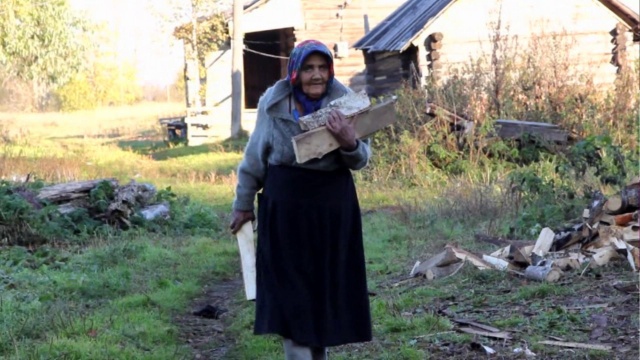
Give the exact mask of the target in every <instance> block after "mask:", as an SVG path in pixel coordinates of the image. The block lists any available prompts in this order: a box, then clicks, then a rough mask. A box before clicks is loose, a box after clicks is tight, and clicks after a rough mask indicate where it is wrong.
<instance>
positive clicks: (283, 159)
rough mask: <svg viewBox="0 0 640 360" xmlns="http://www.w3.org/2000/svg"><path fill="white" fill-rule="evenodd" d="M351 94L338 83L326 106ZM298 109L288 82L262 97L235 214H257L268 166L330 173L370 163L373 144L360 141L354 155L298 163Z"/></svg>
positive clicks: (242, 168)
mask: <svg viewBox="0 0 640 360" xmlns="http://www.w3.org/2000/svg"><path fill="white" fill-rule="evenodd" d="M350 91H351V90H350V89H349V88H347V87H346V86H344V85H342V84H341V83H339V82H338V80H335V79H334V81H333V84H332V85H331V87H330V88H329V91H328V95H327V96H326V97H325V99H324V100H323V102H322V106H323V107H324V106H326V105H327V104H328V103H329V102H330V101H332V100H334V99H337V98H339V97H341V96H343V95H345V94H346V93H348V92H350ZM294 106H295V105H294V100H293V97H292V94H291V87H290V86H289V83H288V82H287V81H286V80H280V81H278V82H276V83H275V84H274V85H273V86H271V87H270V88H269V89H267V91H266V92H265V93H264V94H263V95H262V96H261V97H260V101H259V102H258V110H257V111H258V113H257V119H256V126H255V129H254V131H253V133H252V134H251V136H250V138H249V142H248V143H247V145H246V147H245V150H244V157H243V159H242V161H241V162H240V165H239V166H238V184H237V186H236V193H235V199H234V201H233V209H234V210H242V211H251V210H253V208H254V206H253V205H254V199H255V196H256V193H257V192H258V191H259V190H260V189H261V188H262V185H263V184H264V178H265V174H266V170H267V166H268V164H272V165H289V166H299V167H302V168H307V169H314V170H327V171H330V170H335V169H337V168H340V167H348V168H349V169H352V170H360V169H362V168H363V167H365V166H366V165H367V163H368V162H369V158H370V156H371V149H370V147H369V141H368V140H364V141H362V140H358V141H357V147H356V149H355V150H353V151H350V152H347V151H343V150H342V149H337V150H335V151H332V152H330V153H329V154H326V155H325V156H323V157H322V158H320V159H313V160H309V161H307V162H305V163H302V164H299V163H297V162H296V157H295V153H294V151H293V144H292V142H291V138H292V137H294V136H296V135H298V134H300V133H302V132H303V131H302V130H301V129H300V125H299V124H298V123H297V122H296V121H295V120H294V118H293V115H292V114H291V110H292V109H293V108H294Z"/></svg>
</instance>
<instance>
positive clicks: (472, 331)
mask: <svg viewBox="0 0 640 360" xmlns="http://www.w3.org/2000/svg"><path fill="white" fill-rule="evenodd" d="M460 331H462V332H465V333H467V334H472V335H480V336H486V337H492V338H497V339H511V335H510V334H509V333H507V332H503V331H502V332H491V331H484V330H479V329H474V328H472V327H461V328H460Z"/></svg>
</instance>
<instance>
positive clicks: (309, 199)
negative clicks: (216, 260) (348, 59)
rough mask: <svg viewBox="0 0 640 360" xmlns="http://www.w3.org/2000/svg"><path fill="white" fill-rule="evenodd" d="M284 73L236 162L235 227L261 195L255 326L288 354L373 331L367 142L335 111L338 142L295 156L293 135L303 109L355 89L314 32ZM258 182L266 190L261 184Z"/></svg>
mask: <svg viewBox="0 0 640 360" xmlns="http://www.w3.org/2000/svg"><path fill="white" fill-rule="evenodd" d="M287 70H288V75H287V78H286V79H284V80H280V81H278V82H276V83H275V84H274V85H273V86H271V87H270V88H269V89H267V91H266V92H265V93H264V95H263V96H262V97H261V99H260V101H259V104H258V118H257V122H256V127H255V130H254V132H253V133H252V135H251V137H250V139H249V142H248V143H247V146H246V148H245V151H244V158H243V159H242V161H241V163H240V165H239V167H238V184H237V187H236V197H235V199H234V202H233V213H232V220H231V231H232V232H233V233H236V232H237V231H238V230H239V229H240V227H241V226H242V224H244V223H245V222H247V221H250V220H254V219H255V217H254V212H253V210H254V198H255V197H256V194H257V198H258V246H257V256H256V268H257V294H256V318H255V324H254V325H255V326H254V332H255V334H278V335H280V336H282V338H283V339H284V349H285V357H286V359H301V360H302V359H310V360H311V359H314V360H315V359H326V352H327V350H326V348H327V347H329V346H336V345H341V344H347V343H353V342H364V341H369V340H371V316H370V310H369V299H368V291H367V282H366V273H365V260H364V250H363V243H362V225H361V216H360V207H359V204H358V198H357V195H356V190H355V186H354V182H353V178H352V175H351V171H350V170H359V169H362V168H363V167H364V166H366V165H367V163H368V160H369V157H370V155H371V152H370V148H369V144H368V143H367V142H366V141H362V140H359V139H356V137H355V130H354V127H353V122H352V121H350V120H348V119H346V118H345V117H344V115H343V114H342V113H340V112H339V111H333V112H332V113H331V115H330V118H329V120H328V122H327V125H326V126H327V129H328V130H329V131H330V132H331V133H332V134H333V136H334V137H335V138H336V140H337V141H338V142H339V144H340V148H339V149H336V150H334V151H333V152H331V153H329V154H326V155H325V156H323V157H322V158H320V159H314V160H310V161H308V162H305V163H302V164H300V163H297V162H296V158H295V153H294V151H293V145H292V142H291V138H292V137H294V136H296V135H298V134H300V133H301V132H302V130H301V129H300V126H299V124H298V119H299V117H300V116H304V115H306V114H309V113H312V112H314V111H316V110H318V109H320V108H322V107H324V106H326V105H327V104H328V103H329V102H330V101H331V100H334V99H336V98H339V97H341V96H343V95H345V94H347V93H348V92H350V91H351V90H349V89H348V88H347V87H345V86H344V85H342V84H341V83H340V82H338V81H337V80H336V79H334V75H333V74H334V73H333V57H332V55H331V52H330V51H329V49H328V48H327V47H326V46H325V45H324V44H322V43H320V42H318V41H315V40H308V41H304V42H302V43H300V44H299V45H297V46H296V47H295V48H294V49H293V51H292V52H291V55H290V57H289V63H288V69H287ZM261 189H262V192H261V193H258V191H259V190H261Z"/></svg>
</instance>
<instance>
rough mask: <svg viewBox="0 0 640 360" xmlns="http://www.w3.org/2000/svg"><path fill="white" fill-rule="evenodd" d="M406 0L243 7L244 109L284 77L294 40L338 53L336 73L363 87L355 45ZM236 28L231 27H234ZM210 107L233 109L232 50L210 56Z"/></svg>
mask: <svg viewBox="0 0 640 360" xmlns="http://www.w3.org/2000/svg"><path fill="white" fill-rule="evenodd" d="M404 2H405V0H257V1H252V2H250V3H249V4H248V5H247V6H246V7H245V10H244V16H243V19H242V27H243V29H244V31H243V32H244V44H243V46H244V55H243V56H244V89H245V94H244V98H245V108H248V109H252V108H255V107H256V106H257V103H258V100H259V98H260V95H262V93H263V92H264V91H265V90H266V89H267V88H268V87H269V86H271V85H272V84H273V83H275V82H276V81H277V80H279V79H282V78H284V77H285V76H286V70H287V61H288V60H287V58H288V56H289V53H290V52H291V50H292V49H293V47H294V46H295V44H296V43H298V42H300V41H303V40H307V39H316V40H319V41H322V42H324V43H325V44H327V46H328V47H329V48H330V49H331V50H332V51H333V52H334V55H335V64H334V67H335V74H336V78H338V79H339V80H340V81H341V82H343V83H344V84H345V85H347V86H349V87H351V88H352V89H354V90H356V91H358V90H361V89H363V88H364V86H365V82H366V80H365V74H364V72H365V64H364V60H363V55H362V53H361V52H359V51H355V50H354V49H353V48H352V46H351V45H352V44H353V43H354V42H355V41H356V40H358V39H360V38H361V37H362V36H364V35H365V34H366V32H367V30H368V29H369V28H371V27H373V26H375V25H377V24H378V23H379V22H380V21H382V20H383V19H384V18H385V17H386V16H387V15H388V14H389V13H390V12H392V11H393V10H395V9H397V8H398V6H400V5H401V4H402V3H404ZM231 28H232V26H231ZM207 69H208V70H207V99H206V103H207V106H208V107H212V106H215V107H217V108H219V109H229V111H230V108H231V98H230V94H231V75H230V74H231V49H230V48H229V47H227V48H225V49H220V50H219V51H216V52H214V53H212V54H210V55H209V57H208V61H207Z"/></svg>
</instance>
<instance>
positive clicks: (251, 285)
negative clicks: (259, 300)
mask: <svg viewBox="0 0 640 360" xmlns="http://www.w3.org/2000/svg"><path fill="white" fill-rule="evenodd" d="M236 237H237V239H238V248H239V250H240V262H241V265H242V280H243V282H244V293H245V296H246V297H247V300H255V298H256V251H255V245H254V240H253V223H252V222H251V221H248V222H246V223H244V225H242V227H241V228H240V231H238V233H237V234H236Z"/></svg>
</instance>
